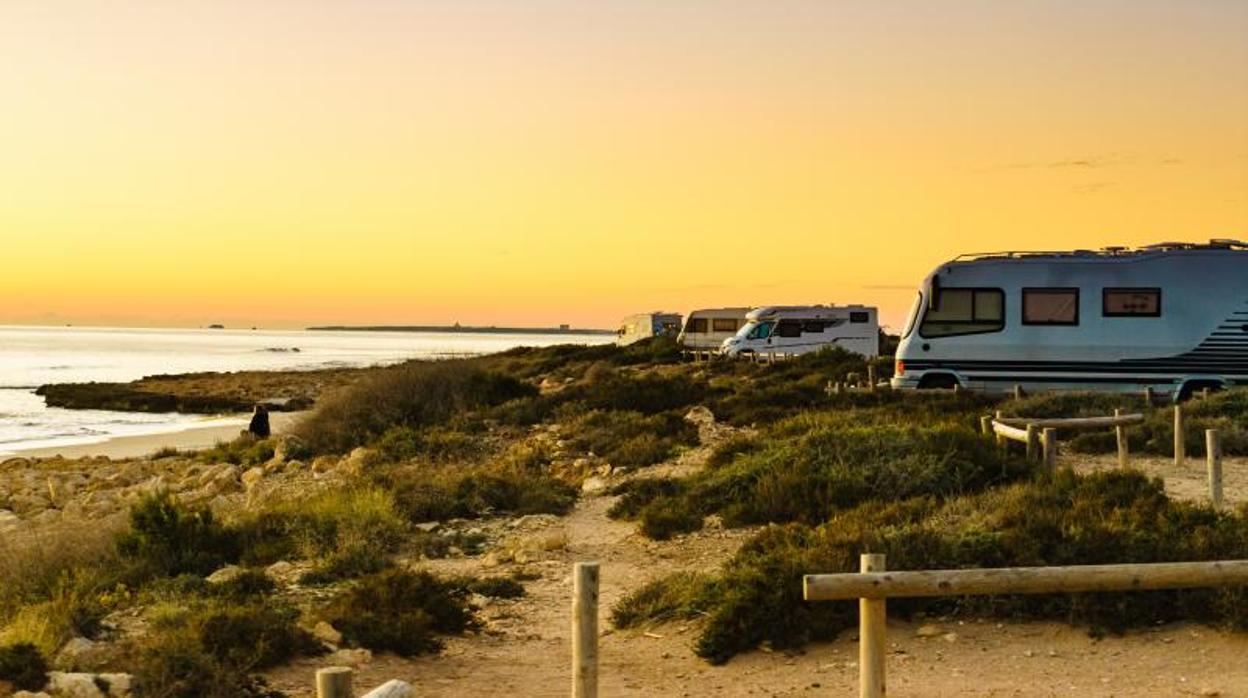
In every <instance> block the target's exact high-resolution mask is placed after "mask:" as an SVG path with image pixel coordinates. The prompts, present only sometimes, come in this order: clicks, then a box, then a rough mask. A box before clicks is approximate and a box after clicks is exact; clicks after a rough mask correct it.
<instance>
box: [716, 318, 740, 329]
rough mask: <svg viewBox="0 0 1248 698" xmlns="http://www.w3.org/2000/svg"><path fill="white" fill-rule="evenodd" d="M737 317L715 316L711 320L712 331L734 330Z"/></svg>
mask: <svg viewBox="0 0 1248 698" xmlns="http://www.w3.org/2000/svg"><path fill="white" fill-rule="evenodd" d="M737 326H738V325H737V319H736V318H732V317H717V318H714V319H712V320H711V331H712V332H736V331H737Z"/></svg>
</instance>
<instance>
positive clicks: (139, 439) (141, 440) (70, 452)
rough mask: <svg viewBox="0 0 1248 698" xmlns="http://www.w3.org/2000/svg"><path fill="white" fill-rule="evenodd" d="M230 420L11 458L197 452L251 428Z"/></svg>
mask: <svg viewBox="0 0 1248 698" xmlns="http://www.w3.org/2000/svg"><path fill="white" fill-rule="evenodd" d="M303 414H304V413H303V412H274V413H272V414H270V415H269V423H270V424H271V425H272V427H273V433H275V434H281V433H282V432H284V431H286V430H287V429H289V428H290V426H291V425H292V424H293V423H294V422H295V421H296V420H297V419H298V418H299V417H300V416H302V415H303ZM223 419H227V418H223ZM228 419H230V420H231V421H230V422H229V423H225V424H223V423H221V422H222V421H223V420H214V422H213V424H211V425H209V426H202V427H191V428H190V429H184V430H182V431H175V432H170V433H167V434H142V435H139V436H119V437H116V438H113V439H109V440H107V441H101V442H100V443H94V444H77V445H73V446H52V447H48V448H36V449H31V450H27V451H17V452H15V453H13V454H12V456H10V457H23V458H51V457H54V456H63V457H65V458H88V457H91V456H108V457H109V458H141V457H143V456H147V455H151V454H152V453H153V452H155V451H157V450H159V449H162V448H176V449H178V450H183V451H194V450H197V449H202V448H211V447H212V446H214V445H216V443H217V442H218V441H230V440H232V439H234V438H235V437H236V436H238V433H239V432H240V431H242V430H243V429H246V428H247V421H248V420H249V419H250V415H239V416H238V417H236V418H234V417H231V418H228Z"/></svg>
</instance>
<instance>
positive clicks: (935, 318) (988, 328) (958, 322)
mask: <svg viewBox="0 0 1248 698" xmlns="http://www.w3.org/2000/svg"><path fill="white" fill-rule="evenodd" d="M1004 327H1005V293H1004V292H1003V291H1002V290H1001V289H999V288H943V289H941V290H940V300H939V303H938V304H937V307H936V308H933V309H928V310H927V312H926V313H925V314H924V315H923V323H922V324H921V325H919V334H920V335H922V336H924V337H952V336H955V335H962V334H980V333H984V332H1000V331H1001V329H1002V328H1004Z"/></svg>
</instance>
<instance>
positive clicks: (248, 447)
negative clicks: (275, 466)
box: [196, 435, 277, 467]
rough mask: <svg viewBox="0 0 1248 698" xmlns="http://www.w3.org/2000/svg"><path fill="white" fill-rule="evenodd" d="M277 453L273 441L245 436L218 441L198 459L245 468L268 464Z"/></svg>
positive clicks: (200, 454) (199, 454)
mask: <svg viewBox="0 0 1248 698" xmlns="http://www.w3.org/2000/svg"><path fill="white" fill-rule="evenodd" d="M276 452H277V446H276V444H275V443H274V442H273V441H272V440H271V439H257V438H256V437H254V436H251V435H243V436H239V437H238V438H236V439H234V440H233V441H218V442H217V445H216V446H213V447H212V448H209V449H206V450H203V451H200V452H199V453H198V454H197V455H196V458H197V459H198V460H199V461H200V462H201V463H233V464H234V465H239V466H243V467H250V466H253V465H260V464H261V463H267V462H268V461H270V460H271V459H272V458H273V454H274V453H276Z"/></svg>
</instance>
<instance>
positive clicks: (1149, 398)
mask: <svg viewBox="0 0 1248 698" xmlns="http://www.w3.org/2000/svg"><path fill="white" fill-rule="evenodd" d="M1144 402H1147V403H1148V404H1150V405H1151V404H1153V386H1151V385H1146V386H1144Z"/></svg>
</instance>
